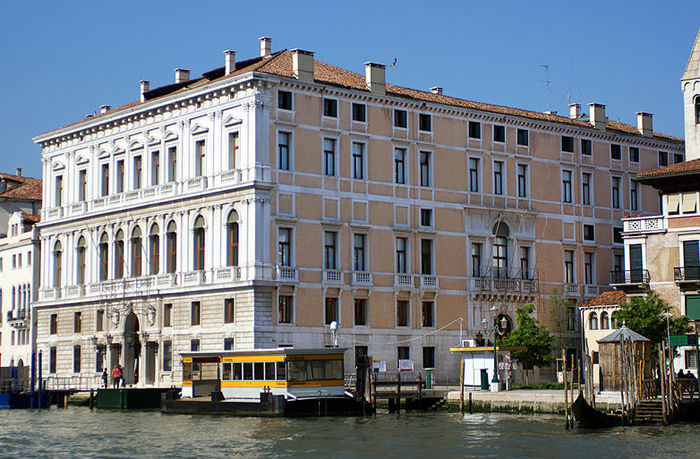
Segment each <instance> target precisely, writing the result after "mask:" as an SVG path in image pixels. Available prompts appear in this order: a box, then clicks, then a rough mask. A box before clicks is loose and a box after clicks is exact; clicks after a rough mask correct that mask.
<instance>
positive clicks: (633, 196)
mask: <svg viewBox="0 0 700 459" xmlns="http://www.w3.org/2000/svg"><path fill="white" fill-rule="evenodd" d="M638 186H639V185H637V181H636V180H630V209H632V210H638V209H639V196H638V193H637V187H638Z"/></svg>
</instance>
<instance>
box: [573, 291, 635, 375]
mask: <svg viewBox="0 0 700 459" xmlns="http://www.w3.org/2000/svg"><path fill="white" fill-rule="evenodd" d="M626 301H627V295H626V294H625V292H618V291H615V292H603V293H601V294H600V295H598V296H597V297H595V298H593V299H592V300H588V301H587V302H586V303H585V304H584V305H583V306H582V307H581V308H580V309H581V320H582V321H583V322H582V323H583V339H584V343H585V344H584V346H585V347H584V350H583V352H585V353H587V354H588V355H589V356H590V357H591V363H592V365H593V384H594V386H596V387H600V353H599V347H598V340H601V339H603V338H605V337H606V336H609V335H610V333H611V332H612V331H615V330H618V326H620V325H622V324H618V323H617V320H616V319H615V313H616V312H617V311H618V310H619V309H620V305H621V304H624V303H625V302H626Z"/></svg>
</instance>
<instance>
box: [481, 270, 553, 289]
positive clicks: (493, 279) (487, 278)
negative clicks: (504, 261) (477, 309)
mask: <svg viewBox="0 0 700 459" xmlns="http://www.w3.org/2000/svg"><path fill="white" fill-rule="evenodd" d="M470 289H471V290H472V291H481V292H494V293H495V292H501V293H517V294H521V295H535V294H537V293H538V292H539V281H538V275H537V273H536V272H529V271H525V272H524V271H521V270H508V269H504V268H492V269H489V270H487V271H486V272H485V273H484V274H483V275H478V276H474V277H472V278H471V279H470Z"/></svg>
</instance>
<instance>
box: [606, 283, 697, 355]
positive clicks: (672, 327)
mask: <svg viewBox="0 0 700 459" xmlns="http://www.w3.org/2000/svg"><path fill="white" fill-rule="evenodd" d="M670 309H671V306H670V305H669V304H668V303H667V302H666V301H665V300H664V299H663V298H661V297H660V296H659V295H658V294H657V293H656V292H654V291H653V290H649V291H648V292H647V294H646V295H645V296H643V297H633V298H630V299H629V301H627V303H625V304H622V305H620V310H619V311H617V312H616V313H615V317H616V319H617V326H618V327H620V326H622V323H623V322H626V325H627V328H629V329H631V330H634V331H636V332H637V333H639V334H641V335H643V336H644V337H645V338H649V339H650V340H651V341H652V342H653V343H654V344H658V343H660V342H661V341H664V340H666V336H667V334H666V315H665V313H666V312H668V311H670ZM689 322H690V319H688V317H687V316H680V317H676V316H673V315H672V316H670V317H669V318H668V325H669V331H670V334H671V335H681V334H684V333H688V332H690V326H689V325H688V324H689Z"/></svg>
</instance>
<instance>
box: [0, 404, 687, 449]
mask: <svg viewBox="0 0 700 459" xmlns="http://www.w3.org/2000/svg"><path fill="white" fill-rule="evenodd" d="M697 427H698V426H696V425H692V424H678V425H674V426H670V427H661V426H649V427H620V428H615V429H608V430H603V431H583V430H573V431H565V430H564V428H563V419H562V418H561V417H557V416H542V415H538V416H532V415H528V416H514V415H505V414H471V415H469V414H466V415H464V416H462V415H460V414H458V413H432V412H431V413H410V414H405V413H402V414H400V415H396V414H378V415H376V416H372V417H332V418H310V419H262V418H235V417H214V416H183V415H164V414H161V413H159V412H157V411H139V412H135V411H132V412H119V411H90V410H89V409H88V408H83V407H70V408H67V409H63V410H59V409H51V410H50V411H48V412H47V411H43V412H41V413H37V412H32V411H28V410H16V411H2V412H0V456H2V457H43V458H45V457H70V458H73V457H119V458H121V457H139V458H141V457H149V458H150V457H202V458H205V457H206V458H209V457H225V456H227V457H265V458H270V457H305V458H310V457H316V456H323V457H341V458H355V457H377V456H382V457H400V458H407V457H422V458H424V459H437V458H443V457H499V458H503V457H588V458H589V457H614V458H625V457H633V458H643V457H690V456H695V457H697V454H698V444H699V443H698V442H699V441H700V429H698V428H697Z"/></svg>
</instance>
